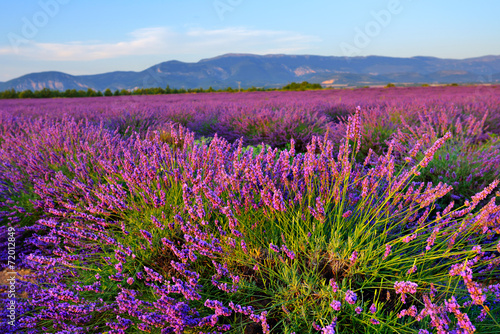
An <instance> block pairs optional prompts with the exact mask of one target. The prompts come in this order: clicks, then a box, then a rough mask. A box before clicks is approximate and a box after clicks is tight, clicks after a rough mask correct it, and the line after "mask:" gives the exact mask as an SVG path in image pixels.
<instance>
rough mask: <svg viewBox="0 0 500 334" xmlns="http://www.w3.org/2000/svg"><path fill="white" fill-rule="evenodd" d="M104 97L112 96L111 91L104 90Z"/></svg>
mask: <svg viewBox="0 0 500 334" xmlns="http://www.w3.org/2000/svg"><path fill="white" fill-rule="evenodd" d="M104 96H113V92H112V91H111V89H109V88H106V90H105V91H104Z"/></svg>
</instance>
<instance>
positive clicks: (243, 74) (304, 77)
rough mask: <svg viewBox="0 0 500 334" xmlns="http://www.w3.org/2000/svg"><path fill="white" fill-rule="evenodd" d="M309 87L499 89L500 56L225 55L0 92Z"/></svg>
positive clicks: (29, 80)
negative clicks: (465, 86) (489, 85)
mask: <svg viewBox="0 0 500 334" xmlns="http://www.w3.org/2000/svg"><path fill="white" fill-rule="evenodd" d="M301 81H308V82H311V83H321V84H322V85H323V86H330V87H348V86H360V85H361V86H365V85H384V84H387V83H396V84H421V83H428V84H445V83H499V82H500V56H484V57H478V58H468V59H442V58H434V57H412V58H394V57H382V56H368V57H333V56H314V55H283V54H273V55H253V54H225V55H222V56H218V57H214V58H209V59H203V60H200V61H198V62H196V63H187V62H181V61H176V60H171V61H167V62H163V63H160V64H157V65H154V66H151V67H149V68H147V69H145V70H143V71H140V72H134V71H117V72H109V73H102V74H95V75H70V74H66V73H62V72H41V73H31V74H27V75H23V76H21V77H19V78H16V79H12V80H9V81H7V82H0V91H3V90H7V89H11V88H13V89H15V90H16V91H23V90H27V89H31V90H40V89H42V88H45V87H47V88H50V89H57V90H67V89H77V90H79V89H84V90H86V89H87V88H92V89H94V90H101V91H104V90H105V89H107V88H109V89H111V90H116V89H119V90H121V89H128V90H132V89H137V88H147V87H162V88H165V87H166V86H167V85H169V86H170V87H171V88H186V89H187V88H200V87H202V88H205V89H206V88H209V87H212V88H214V89H219V88H226V87H233V88H235V87H238V85H240V86H241V87H242V88H248V87H252V86H255V87H266V88H269V87H280V86H284V85H286V84H288V83H290V82H301Z"/></svg>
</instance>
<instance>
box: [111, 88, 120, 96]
mask: <svg viewBox="0 0 500 334" xmlns="http://www.w3.org/2000/svg"><path fill="white" fill-rule="evenodd" d="M113 95H114V96H120V95H121V93H120V91H119V90H118V89H117V90H115V92H114V93H113Z"/></svg>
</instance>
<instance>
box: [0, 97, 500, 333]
mask: <svg viewBox="0 0 500 334" xmlns="http://www.w3.org/2000/svg"><path fill="white" fill-rule="evenodd" d="M449 89H450V90H444V91H443V90H435V91H432V90H429V89H428V90H425V91H424V90H418V89H417V90H413V91H400V90H390V91H386V90H369V91H363V93H364V96H360V95H355V94H354V93H356V92H349V91H348V92H345V93H344V94H345V95H342V97H341V96H340V95H337V96H330V95H328V94H331V93H330V92H328V93H325V95H321V94H319V93H304V94H297V95H291V94H283V95H280V94H276V95H271V94H267V95H266V94H240V95H238V98H240V99H241V101H231V100H230V99H233V98H234V97H235V96H236V95H220V94H213V95H204V96H203V97H200V100H199V101H192V102H189V101H186V100H184V99H185V97H182V98H181V100H179V101H172V100H170V101H165V100H164V97H161V98H160V97H159V98H158V100H155V99H153V100H152V101H151V102H149V100H147V98H148V97H141V99H140V100H134V99H130V100H125V99H121V98H120V99H114V100H110V101H111V102H110V103H109V104H108V105H103V104H101V102H97V100H96V103H95V104H93V103H92V102H91V103H90V105H85V106H82V105H81V104H79V103H78V102H79V101H75V104H74V105H71V104H70V105H69V106H64V105H62V104H60V106H61V108H60V109H53V108H54V105H58V103H59V101H57V100H56V101H47V102H45V103H46V105H43V104H44V102H40V103H41V105H39V106H37V105H36V104H33V106H32V107H31V109H30V108H29V107H27V106H26V105H21V106H15V105H4V106H3V108H2V111H1V114H0V117H1V120H2V123H1V132H0V138H1V139H0V143H1V151H0V155H1V156H2V160H1V162H0V172H1V173H0V175H2V176H1V178H2V179H1V180H0V182H1V183H0V196H1V203H0V209H1V210H2V212H1V215H2V218H1V219H2V220H3V221H5V222H9V224H11V225H12V226H15V227H16V229H17V238H18V242H17V244H21V241H22V240H23V239H24V241H25V242H24V245H25V246H27V248H26V249H24V250H23V249H19V250H18V254H23V253H24V254H26V257H24V258H23V263H24V265H26V266H29V267H30V268H31V269H32V270H33V275H32V276H31V277H30V281H29V282H23V281H18V287H19V288H22V289H25V291H26V292H27V295H25V298H24V299H19V300H18V303H17V306H18V312H19V314H23V316H22V317H21V318H20V319H19V323H18V326H20V328H22V329H19V330H20V331H25V332H30V331H32V332H64V331H67V332H71V333H77V332H92V333H94V332H95V333H101V332H110V333H123V332H131V333H132V332H137V331H144V332H162V333H169V332H176V333H191V332H193V333H194V332H200V331H203V332H223V331H228V330H229V331H233V332H235V333H238V332H243V331H246V332H247V333H252V332H253V333H258V332H262V331H263V332H268V331H269V330H272V332H276V333H292V332H296V333H303V332H310V331H314V330H315V329H316V330H318V331H323V332H324V333H334V332H339V333H342V332H367V331H379V332H381V333H383V332H394V331H405V332H412V331H418V330H419V329H420V331H421V332H422V333H425V332H427V331H430V332H436V331H437V332H439V333H445V332H453V331H455V332H457V333H458V332H472V331H473V330H475V329H478V330H479V331H488V330H489V331H492V330H493V331H495V330H498V329H499V327H498V324H497V323H496V321H497V320H496V319H497V318H498V316H499V314H500V313H499V312H500V305H499V303H498V302H499V301H500V291H499V288H500V287H499V285H498V283H497V282H498V277H499V274H500V270H499V268H498V265H499V261H498V255H499V251H500V249H499V247H500V245H499V243H498V242H499V238H498V234H499V233H500V216H499V210H500V209H499V208H498V207H497V206H496V203H495V199H496V196H495V189H496V186H497V185H498V181H495V179H496V178H498V173H499V172H498V167H496V166H498V164H499V156H500V154H499V151H498V147H499V143H498V141H497V140H496V139H495V136H492V135H489V134H488V133H487V132H488V129H487V125H490V130H492V131H493V132H495V128H491V125H493V124H495V122H496V117H497V115H498V110H497V109H495V108H498V106H499V104H498V94H497V95H495V94H494V92H495V91H494V90H493V91H492V90H486V91H478V90H477V89H474V90H473V89H472V88H470V89H469V88H468V89H469V90H466V89H464V88H461V90H455V89H453V90H452V89H451V88H449ZM422 92H431V93H433V94H434V98H433V97H426V98H421V97H418V95H415V94H419V93H422ZM358 94H359V93H358ZM396 94H401V95H402V96H396ZM440 95H442V96H440ZM450 96H453V98H454V101H448V100H447V98H450ZM382 97H383V99H384V100H387V99H389V98H390V100H389V101H388V102H381V101H380V100H381V99H382ZM196 98H198V96H196ZM334 98H336V99H337V100H335V99H334ZM495 98H496V100H495ZM346 100H347V101H346ZM360 100H362V101H360ZM66 101H67V100H66ZM342 101H343V102H342ZM492 101H493V102H492ZM494 101H497V102H496V103H497V104H495V102H494ZM85 102H86V103H87V102H88V100H85ZM165 102H169V103H170V104H167V105H163V104H162V103H165ZM23 103H24V102H23ZM31 103H33V102H31ZM37 103H39V102H38V101H37ZM113 103H115V104H114V105H113ZM149 103H150V104H149ZM356 103H359V104H361V105H363V108H361V110H358V111H357V112H356V114H355V115H354V116H351V118H350V120H349V122H348V121H347V119H346V118H347V115H348V114H352V113H353V112H354V110H355V108H354V107H353V105H354V104H356ZM453 103H454V104H453ZM351 107H352V109H351V110H349V109H350V108H351ZM16 108H17V109H16ZM65 108H66V109H65ZM98 108H102V109H101V112H100V114H98V113H97V112H96V111H97V110H99V109H98ZM176 108H177V111H176ZM266 108H267V109H266ZM124 109H128V113H129V114H128V116H127V117H125V116H123V115H124V114H120V112H123V111H124ZM141 109H142V110H143V111H141ZM83 110H86V111H83ZM203 110H204V112H205V113H204V114H203V112H200V111H203ZM210 113H213V115H216V116H210V117H209V116H207V115H210ZM64 114H66V115H64ZM199 114H202V116H196V117H200V118H199V119H195V118H196V117H195V116H194V115H199ZM250 114H253V115H255V117H254V118H251V117H249V116H248V115H250ZM301 114H307V115H308V116H303V115H302V116H301ZM186 115H192V118H189V117H186ZM236 115H237V116H236ZM262 115H268V116H269V118H272V117H274V120H275V123H272V122H270V121H269V118H265V117H263V116H262ZM174 116H175V117H177V119H175V118H174ZM183 117H184V118H183ZM203 117H205V118H203ZM211 117H212V118H211ZM224 117H226V118H224ZM245 117H246V118H245ZM297 117H302V119H307V117H309V119H311V120H314V122H320V123H321V122H323V123H321V125H320V126H319V125H317V124H320V123H312V124H316V125H313V127H312V128H310V126H311V124H308V125H307V126H306V128H307V129H308V131H309V136H310V137H309V140H308V142H307V144H306V141H305V139H306V138H308V137H307V135H306V134H304V137H297V136H298V135H300V134H301V133H302V132H300V131H297V128H294V129H292V130H290V131H291V134H290V136H291V137H292V138H296V139H297V141H293V140H292V141H288V143H289V146H288V149H282V150H277V149H272V148H267V149H261V150H260V152H258V154H257V152H253V150H252V149H245V147H244V145H245V144H246V143H256V142H252V140H253V139H252V138H253V137H252V136H247V137H244V139H243V140H236V141H234V139H235V138H236V137H237V135H236V134H238V136H241V135H245V133H244V131H243V130H241V129H248V126H247V125H248V124H252V122H253V121H254V119H265V120H268V121H269V122H268V123H265V124H273V126H274V128H273V129H274V131H277V132H284V131H285V130H283V128H280V126H284V125H286V124H290V125H296V122H297ZM75 118H76V119H75ZM181 119H184V120H185V119H189V121H188V122H187V123H183V124H184V125H186V126H188V127H190V128H191V129H192V130H195V131H198V135H212V133H211V132H210V131H215V129H219V130H220V129H225V131H226V132H224V131H222V130H220V131H219V132H220V133H223V134H224V135H225V136H228V137H229V138H230V139H231V142H227V141H226V140H225V139H223V138H221V137H220V136H214V137H213V138H212V139H211V140H210V141H209V143H203V142H201V143H200V142H197V141H195V134H194V133H192V132H190V131H189V130H186V129H184V128H183V127H180V126H178V125H172V124H169V123H168V121H169V120H173V121H176V122H181ZM200 119H201V120H202V121H199V120H200ZM210 119H211V120H214V119H215V120H217V121H218V123H204V122H205V121H206V120H210ZM235 119H237V120H240V123H238V124H239V125H238V126H234V120H235ZM281 119H284V120H285V121H284V122H279V121H276V120H281ZM196 120H197V121H196ZM224 120H226V121H224ZM228 120H231V121H228ZM120 122H122V123H120ZM197 122H198V123H197ZM224 122H226V123H224ZM196 124H198V125H196ZM200 124H201V125H200ZM207 124H209V126H207ZM228 124H232V125H233V127H232V128H230V127H228ZM245 124H247V125H245ZM262 124H264V123H259V127H258V129H257V130H255V129H253V128H252V129H253V130H255V131H257V132H259V131H260V130H262V128H263V125H262ZM125 125H126V126H127V127H128V126H134V125H135V130H140V132H138V133H136V134H133V133H132V132H131V131H130V130H129V131H125V129H124V126H125ZM197 126H199V127H197ZM224 126H226V128H224ZM316 126H317V127H319V128H320V129H322V130H321V131H315V130H314V129H315V127H316ZM207 128H208V130H207ZM228 129H230V130H228ZM235 129H239V130H235ZM334 130H335V131H334ZM341 130H342V131H343V132H344V136H340V135H339V133H340V131H341ZM203 131H207V132H203ZM231 131H232V132H231ZM237 131H240V132H237ZM260 133H263V131H260ZM270 133H272V134H273V135H274V134H275V133H273V132H270ZM317 133H320V134H322V136H321V138H319V137H314V136H313V135H314V134H317ZM231 135H232V136H233V137H231ZM259 136H261V134H259ZM332 136H339V138H343V139H342V140H339V141H332V140H330V139H332ZM377 136H378V138H377ZM271 137H272V136H271ZM271 137H270V138H271ZM441 137H444V138H441ZM272 138H274V137H272ZM272 138H271V139H269V140H267V141H266V143H270V144H275V143H276V142H273V141H272ZM285 138H286V136H285ZM333 138H335V137H333ZM265 139H266V137H265V136H264V137H262V136H261V137H259V141H260V140H265ZM288 139H289V138H288ZM300 140H304V144H303V145H304V147H300V146H298V145H296V143H297V142H299V141H300ZM233 141H234V142H233ZM299 150H300V151H305V153H299V152H298V151H299ZM434 155H435V156H436V159H434V160H432V157H433V156H434ZM428 181H433V183H430V182H429V183H428ZM441 181H443V182H441ZM484 186H487V187H486V188H485V189H484V190H483V189H482V188H484ZM452 188H454V189H453V190H452ZM476 189H477V190H478V192H479V193H478V194H474V193H472V194H468V193H467V192H466V190H467V191H469V192H471V191H474V190H476ZM450 192H454V193H452V195H451V196H455V197H453V199H455V201H456V202H457V204H458V205H456V206H455V207H457V208H455V207H454V205H453V203H449V201H446V202H445V201H444V200H443V199H444V198H445V197H444V196H445V195H446V194H448V193H450ZM497 196H498V194H497ZM440 201H441V202H440ZM461 203H464V205H461ZM21 226H23V227H21ZM3 228H4V231H5V232H6V231H7V227H3ZM4 253H5V252H3V253H2V256H3V255H4ZM2 260H4V259H2ZM28 296H29V297H28ZM4 319H5V317H3V319H2V320H4ZM2 325H3V326H4V327H3V328H2V329H5V330H10V328H9V327H8V324H7V323H3V324H2Z"/></svg>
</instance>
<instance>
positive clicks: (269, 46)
mask: <svg viewBox="0 0 500 334" xmlns="http://www.w3.org/2000/svg"><path fill="white" fill-rule="evenodd" d="M129 35H130V36H129V39H128V40H126V41H121V42H117V43H99V42H71V43H38V42H33V41H30V42H25V43H22V44H21V45H19V47H18V50H17V52H16V50H15V48H11V47H3V48H0V55H18V56H21V57H25V58H30V59H36V60H46V61H89V60H98V59H112V58H117V57H121V56H134V55H165V56H168V55H176V56H179V55H193V54H213V55H216V54H223V53H229V52H241V53H243V52H244V53H257V54H264V53H276V52H277V51H278V52H282V53H290V52H299V51H302V50H307V49H310V48H311V47H312V46H313V44H315V43H318V42H320V41H321V40H320V39H319V38H318V37H316V36H312V35H304V34H300V33H297V32H291V31H273V30H252V29H247V28H240V27H233V28H225V29H215V30H207V29H191V30H187V31H184V32H176V31H173V30H171V29H169V28H167V27H157V28H144V29H139V30H135V31H133V32H132V33H130V34H129Z"/></svg>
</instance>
